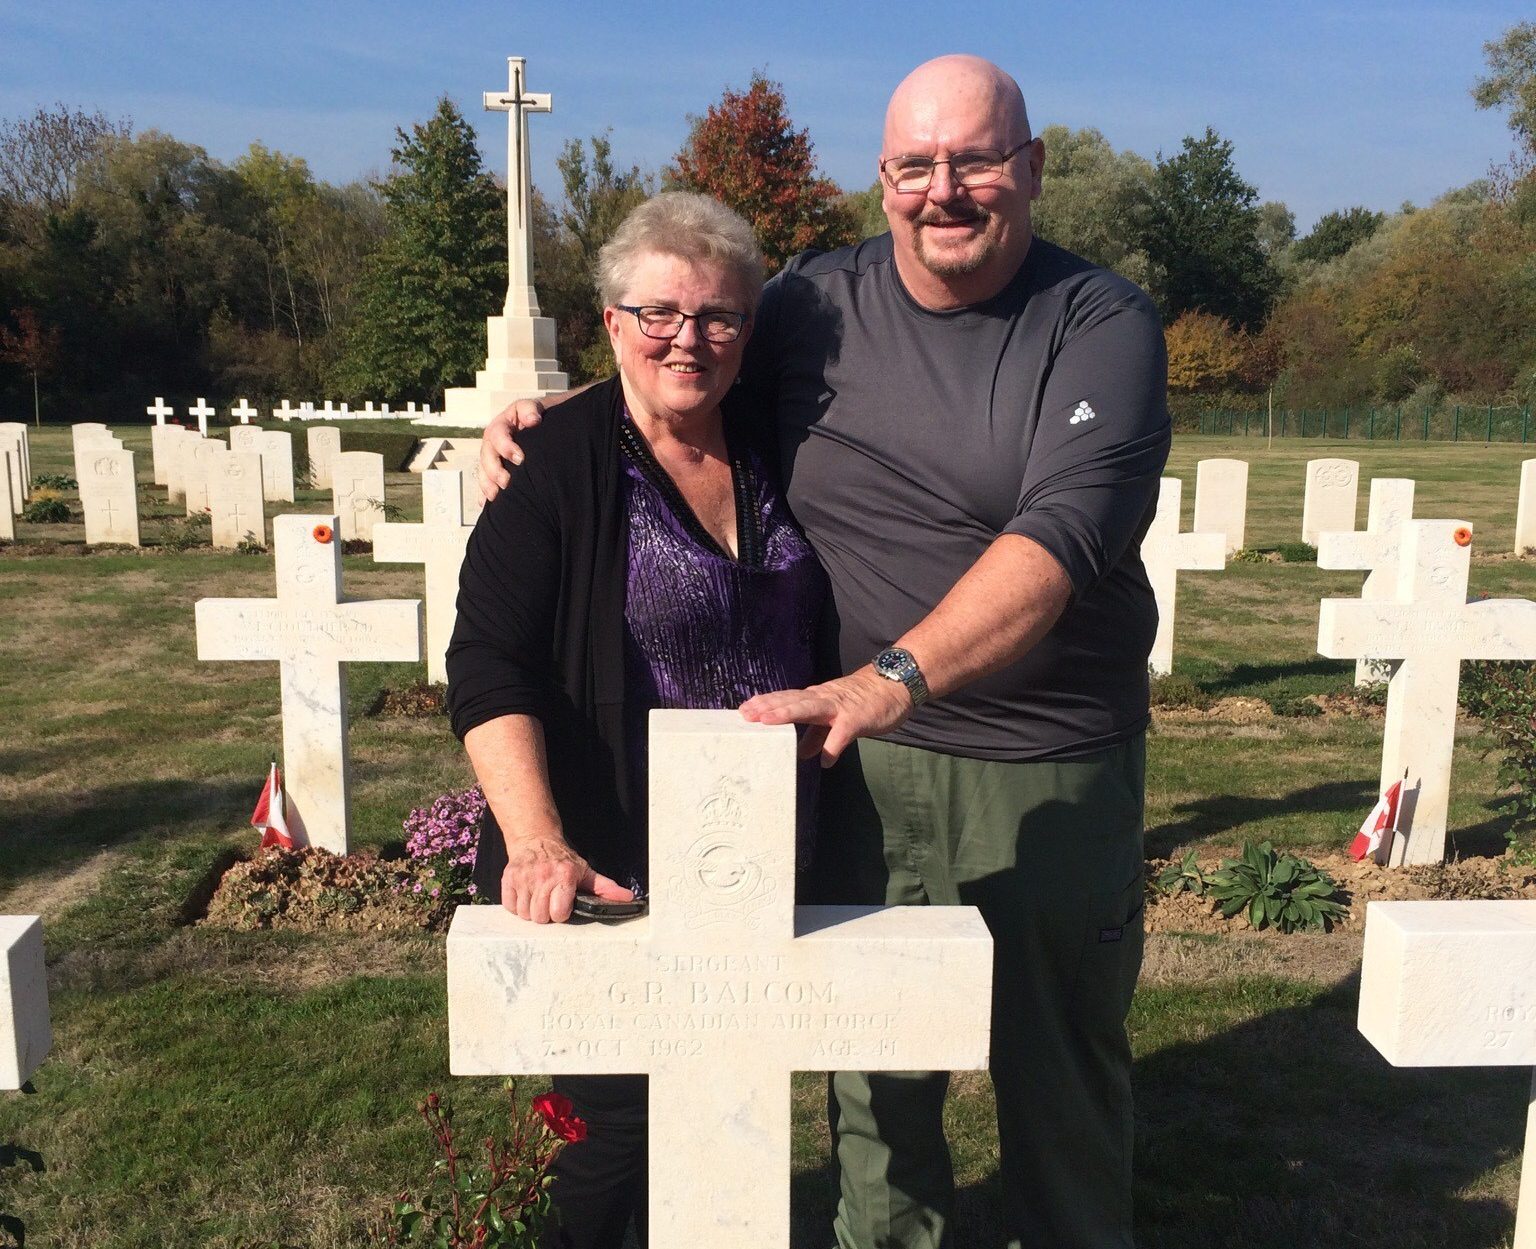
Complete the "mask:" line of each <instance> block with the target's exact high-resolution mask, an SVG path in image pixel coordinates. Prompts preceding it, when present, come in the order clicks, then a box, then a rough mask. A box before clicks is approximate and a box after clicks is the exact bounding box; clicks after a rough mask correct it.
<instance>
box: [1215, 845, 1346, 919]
mask: <svg viewBox="0 0 1536 1249" xmlns="http://www.w3.org/2000/svg"><path fill="white" fill-rule="evenodd" d="M1338 892H1339V889H1338V885H1337V884H1336V883H1335V882H1334V880H1333V878H1332V877H1331V876H1329V875H1328V873H1327V872H1325V871H1323V870H1322V869H1320V868H1318V867H1314V866H1313V865H1312V864H1311V863H1310V862H1308V861H1307V860H1306V859H1299V858H1297V857H1296V856H1295V855H1291V854H1280V853H1279V852H1277V851H1276V850H1275V848H1274V846H1273V845H1271V844H1270V843H1269V842H1268V841H1263V842H1260V843H1259V844H1258V845H1257V846H1256V845H1254V844H1253V842H1251V841H1245V842H1244V843H1243V851H1242V854H1241V855H1240V856H1239V857H1238V858H1235V859H1223V860H1222V861H1221V870H1219V871H1216V872H1212V873H1211V874H1210V875H1209V876H1208V877H1206V896H1207V897H1208V898H1210V899H1211V901H1212V902H1214V903H1215V904H1216V909H1217V910H1219V911H1220V912H1221V914H1222V916H1223V917H1224V918H1226V919H1231V918H1232V917H1233V916H1234V915H1237V914H1238V913H1239V912H1242V911H1246V912H1247V913H1248V923H1249V925H1250V926H1251V927H1253V928H1255V929H1263V928H1269V927H1271V926H1273V927H1275V928H1278V929H1279V930H1280V931H1281V932H1296V931H1304V930H1308V929H1315V928H1322V929H1325V930H1326V929H1331V928H1332V927H1333V924H1334V923H1335V922H1336V921H1338V920H1340V919H1342V918H1343V917H1344V916H1345V915H1346V914H1347V910H1346V908H1345V907H1344V906H1343V905H1342V904H1340V903H1339V902H1338V901H1337V897H1338Z"/></svg>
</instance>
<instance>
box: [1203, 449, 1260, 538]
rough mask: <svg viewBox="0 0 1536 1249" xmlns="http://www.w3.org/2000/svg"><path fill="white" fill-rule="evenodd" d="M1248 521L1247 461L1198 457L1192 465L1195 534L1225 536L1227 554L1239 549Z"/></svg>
mask: <svg viewBox="0 0 1536 1249" xmlns="http://www.w3.org/2000/svg"><path fill="white" fill-rule="evenodd" d="M1247 522H1248V461H1247V460H1201V461H1200V462H1199V463H1198V464H1196V465H1195V524H1194V532H1195V533H1220V534H1224V535H1225V536H1226V553H1227V554H1228V555H1231V554H1232V552H1233V551H1240V550H1242V547H1243V541H1244V538H1245V536H1246V529H1247Z"/></svg>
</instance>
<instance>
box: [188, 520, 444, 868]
mask: <svg viewBox="0 0 1536 1249" xmlns="http://www.w3.org/2000/svg"><path fill="white" fill-rule="evenodd" d="M272 539H273V544H274V545H275V547H276V548H277V597H276V598H275V599H240V598H229V599H217V598H205V599H199V600H198V603H197V657H198V658H199V659H236V660H240V659H256V660H263V659H265V660H272V659H275V660H277V661H278V662H279V663H280V664H281V665H282V707H283V785H284V788H285V790H286V791H287V797H288V828H289V830H290V831H291V832H292V833H293V834H294V838H295V840H296V841H297V842H298V844H300V845H311V846H318V847H320V848H322V849H325V850H330V851H333V852H335V853H336V854H345V853H346V852H347V843H348V839H349V835H350V832H351V818H352V817H351V810H350V808H349V806H348V803H347V759H348V751H347V664H348V663H349V662H357V661H362V662H365V663H385V662H396V663H410V662H414V661H418V660H420V659H421V603H420V602H417V601H414V600H394V599H377V600H372V601H361V600H351V599H346V598H343V597H342V593H341V544H340V542H339V540H338V535H337V533H336V517H334V516H298V515H288V516H278V517H275V518H273V521H272Z"/></svg>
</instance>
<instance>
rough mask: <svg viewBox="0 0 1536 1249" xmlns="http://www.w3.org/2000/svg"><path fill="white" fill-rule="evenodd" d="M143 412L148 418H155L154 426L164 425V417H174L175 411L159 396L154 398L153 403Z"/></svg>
mask: <svg viewBox="0 0 1536 1249" xmlns="http://www.w3.org/2000/svg"><path fill="white" fill-rule="evenodd" d="M144 411H145V412H146V413H147V414H148V415H149V416H152V417H154V418H155V424H156V425H164V424H165V418H166V417H168V416H175V415H176V409H175V408H173V407H171V405H170V404H168V403H166V401H165V400H164V399H162V398H161V397H160V396H159V395H156V396H155V401H154V403H152V404H150V405H149V407H147V408H145V409H144Z"/></svg>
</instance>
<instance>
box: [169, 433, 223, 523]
mask: <svg viewBox="0 0 1536 1249" xmlns="http://www.w3.org/2000/svg"><path fill="white" fill-rule="evenodd" d="M183 446H184V447H185V449H184V450H183V451H182V453H181V488H182V492H183V493H184V494H185V495H186V496H187V515H188V516H192V515H195V514H196V513H198V512H212V511H213V497H212V493H211V491H210V490H209V479H210V478H211V476H212V475H213V473H214V468H215V462H216V461H217V460H218V459H219V458H220V457H222V456H226V455H228V454H229V446H228V445H227V444H226V443H225V442H224V441H223V440H222V439H220V438H199V439H197V440H196V441H195V442H191V443H190V444H183Z"/></svg>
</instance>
